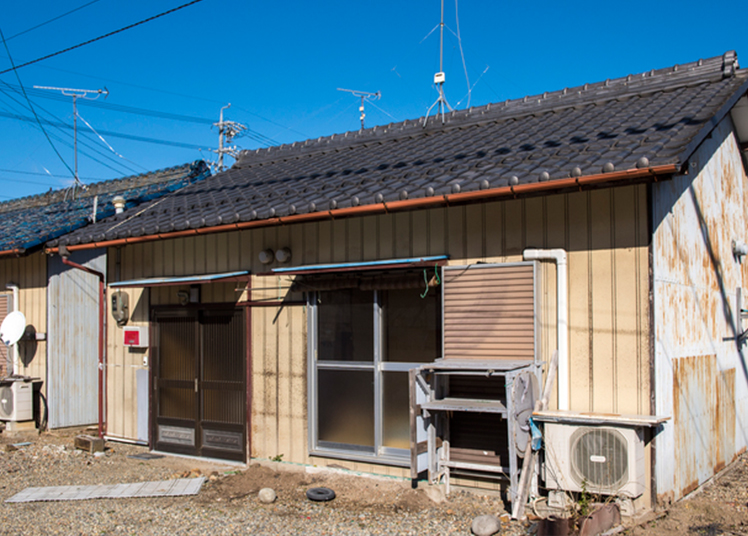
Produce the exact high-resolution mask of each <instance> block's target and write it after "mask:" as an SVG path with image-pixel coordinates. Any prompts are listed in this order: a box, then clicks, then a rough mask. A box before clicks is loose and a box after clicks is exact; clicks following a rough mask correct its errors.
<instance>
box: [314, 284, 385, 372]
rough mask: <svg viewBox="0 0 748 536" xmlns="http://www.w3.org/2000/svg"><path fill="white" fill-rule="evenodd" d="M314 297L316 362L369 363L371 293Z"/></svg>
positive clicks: (341, 292)
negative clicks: (316, 317)
mask: <svg viewBox="0 0 748 536" xmlns="http://www.w3.org/2000/svg"><path fill="white" fill-rule="evenodd" d="M317 296H318V299H317V315H318V338H319V342H318V348H317V359H318V360H320V361H368V362H371V361H373V360H374V305H373V304H374V293H373V292H370V291H369V292H365V291H361V290H358V289H345V290H335V291H330V292H320V293H319V294H318V295H317Z"/></svg>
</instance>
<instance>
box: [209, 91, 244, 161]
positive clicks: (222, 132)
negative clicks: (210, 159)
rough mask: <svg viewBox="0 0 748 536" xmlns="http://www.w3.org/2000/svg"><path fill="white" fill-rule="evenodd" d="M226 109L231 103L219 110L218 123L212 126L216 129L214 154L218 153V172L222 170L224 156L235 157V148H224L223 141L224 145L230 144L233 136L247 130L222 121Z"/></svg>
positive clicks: (238, 125) (232, 122)
mask: <svg viewBox="0 0 748 536" xmlns="http://www.w3.org/2000/svg"><path fill="white" fill-rule="evenodd" d="M227 108H231V103H228V104H227V105H226V106H224V107H223V108H221V115H220V119H219V120H218V123H213V126H216V127H218V150H217V151H215V152H216V153H218V171H223V170H224V166H223V155H224V154H228V155H229V156H233V157H236V154H237V147H236V146H233V147H228V146H224V140H225V142H226V143H231V140H232V139H234V137H235V136H238V135H239V134H241V133H242V132H244V131H245V130H247V127H246V126H244V125H242V124H241V123H237V122H236V121H224V120H223V111H224V110H225V109H227Z"/></svg>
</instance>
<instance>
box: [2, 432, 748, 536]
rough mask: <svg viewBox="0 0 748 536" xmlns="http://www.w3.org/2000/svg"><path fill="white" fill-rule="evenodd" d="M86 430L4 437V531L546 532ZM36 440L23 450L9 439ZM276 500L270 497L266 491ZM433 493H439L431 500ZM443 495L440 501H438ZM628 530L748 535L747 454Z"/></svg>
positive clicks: (464, 504) (470, 501)
mask: <svg viewBox="0 0 748 536" xmlns="http://www.w3.org/2000/svg"><path fill="white" fill-rule="evenodd" d="M76 433H80V430H78V431H64V432H60V431H56V432H48V433H44V434H41V435H36V434H34V435H28V436H18V435H16V436H12V437H11V436H8V435H7V434H3V433H0V534H13V535H15V534H23V535H35V534H44V535H47V534H64V535H75V534H85V535H94V534H96V535H104V534H117V535H119V534H123V535H124V534H137V535H150V534H153V535H159V534H160V535H169V536H175V535H182V534H201V535H205V534H210V535H213V534H253V535H274V534H305V535H306V534H312V535H315V534H329V535H354V534H355V535H373V534H387V535H390V534H392V535H397V534H413V535H415V534H419V535H420V534H433V535H440V534H470V526H471V523H472V521H473V519H474V518H475V517H477V516H479V515H485V514H493V515H496V516H502V515H503V517H502V518H501V519H502V528H503V530H502V534H505V535H515V536H517V535H520V534H537V525H536V524H535V523H528V524H527V525H522V524H519V523H517V522H509V520H508V516H507V515H506V512H505V511H504V506H503V504H502V502H501V500H500V499H499V498H498V497H496V496H485V495H480V494H478V493H474V492H467V491H461V490H457V491H453V492H452V494H451V495H450V496H449V498H448V499H446V500H443V497H441V495H440V494H439V493H438V489H437V488H432V489H431V490H428V489H427V488H428V486H423V485H421V486H419V488H418V489H417V490H413V489H411V488H410V483H409V482H408V481H403V480H399V479H393V478H384V477H382V478H363V477H360V476H351V475H345V474H340V473H335V472H329V471H327V472H324V471H323V472H313V473H309V472H307V471H305V469H304V468H303V467H300V466H296V465H293V464H286V463H263V464H257V463H253V464H252V465H250V466H249V467H245V466H238V465H229V464H219V463H212V462H206V461H203V460H196V459H193V458H182V457H175V456H166V457H163V458H159V459H155V460H148V461H143V460H138V459H133V458H130V457H129V456H131V455H134V454H140V453H144V452H147V449H146V448H145V447H140V446H136V445H128V444H123V443H115V442H109V443H107V450H106V453H105V454H104V455H103V456H98V457H97V456H93V455H90V454H88V453H86V452H83V451H80V450H75V449H74V448H73V439H74V437H75V434H76ZM20 442H30V445H26V446H19V447H18V448H14V447H13V446H12V444H14V443H20ZM198 476H205V477H207V480H206V483H205V484H204V485H203V488H202V490H201V491H200V493H199V494H198V495H196V496H192V497H160V498H140V499H117V500H109V499H95V500H86V501H70V502H37V503H20V504H15V503H6V502H4V501H5V500H6V499H8V498H10V497H11V496H13V495H15V494H16V493H18V492H19V491H22V490H23V489H25V488H27V487H37V486H63V485H90V484H120V483H131V482H145V481H151V480H166V479H172V478H189V477H198ZM322 486H323V487H329V488H331V489H333V490H335V491H336V493H337V497H336V498H335V499H334V500H333V501H331V502H329V503H314V502H311V501H309V500H307V499H306V490H307V489H309V488H311V487H322ZM264 487H270V488H273V489H274V490H275V491H276V493H277V495H278V499H277V500H276V501H275V502H274V503H272V504H263V503H261V502H260V501H259V499H258V492H259V490H260V489H261V488H264ZM432 497H433V499H432ZM434 499H436V500H434ZM623 534H627V535H631V536H641V535H648V534H657V535H661V536H684V535H688V534H695V535H737V534H748V457H747V456H746V455H744V456H742V457H741V458H739V459H738V460H737V461H736V462H735V463H733V464H732V465H730V466H729V467H728V468H727V469H726V470H724V471H723V472H722V473H721V474H720V475H719V476H718V477H717V478H715V479H714V480H712V481H711V482H709V483H708V484H707V485H705V486H704V487H703V488H701V489H700V490H698V491H697V492H695V493H694V494H692V495H691V496H689V497H688V498H686V499H685V500H683V501H680V502H678V503H676V504H674V505H673V506H672V507H671V508H670V509H669V510H668V512H665V513H661V514H659V515H658V516H657V519H655V520H654V521H650V522H648V523H646V524H642V525H639V526H636V527H633V528H632V527H629V528H627V529H626V530H625V531H624V532H623Z"/></svg>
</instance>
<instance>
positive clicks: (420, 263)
mask: <svg viewBox="0 0 748 536" xmlns="http://www.w3.org/2000/svg"><path fill="white" fill-rule="evenodd" d="M447 259H449V255H433V256H431V257H410V258H406V259H386V260H382V261H361V262H342V263H335V264H308V265H306V266H289V267H288V268H272V269H271V271H270V274H271V275H283V274H289V275H295V274H314V273H331V272H353V271H362V270H388V269H394V268H420V267H424V266H431V265H433V264H435V263H436V264H438V263H440V262H443V261H446V260H447Z"/></svg>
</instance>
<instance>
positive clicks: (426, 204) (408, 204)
mask: <svg viewBox="0 0 748 536" xmlns="http://www.w3.org/2000/svg"><path fill="white" fill-rule="evenodd" d="M680 169H681V166H680V165H678V164H664V165H660V166H653V167H649V168H644V169H637V168H634V169H628V170H624V171H613V172H610V173H599V174H595V175H587V176H583V177H572V178H567V179H558V180H552V181H545V182H533V183H530V184H518V185H516V186H502V187H500V188H490V189H487V190H478V191H474V192H462V193H457V194H446V195H439V196H434V197H425V198H417V199H406V200H402V201H390V202H386V201H385V202H383V203H377V204H373V205H363V206H359V207H351V208H341V209H335V210H327V211H320V212H312V213H307V214H293V215H290V216H282V217H275V218H268V219H265V220H253V221H245V222H240V223H232V224H227V225H218V226H214V227H202V228H199V229H187V230H184V231H172V232H168V233H157V234H152V235H144V236H137V237H131V238H118V239H113V240H102V241H99V242H89V243H86V244H67V248H68V250H70V251H76V250H82V249H93V248H100V247H116V246H124V245H127V244H137V243H141V242H152V241H156V240H165V239H169V238H182V237H187V236H196V235H203V234H213V233H220V232H225V231H236V230H243V229H254V228H259V227H272V226H274V225H283V224H291V223H301V222H306V221H320V220H334V219H337V218H345V217H350V216H364V215H371V214H387V213H389V212H396V211H402V210H412V209H417V208H430V207H437V206H449V205H453V204H462V203H471V202H476V201H481V200H489V199H502V198H517V197H521V196H524V195H528V194H535V193H541V194H552V193H555V192H557V191H560V190H564V189H568V188H573V187H577V188H580V189H581V188H583V187H586V186H596V185H604V184H606V183H615V182H625V181H630V180H636V179H644V178H653V179H654V180H657V179H656V177H658V176H661V175H672V174H674V173H678V172H680ZM58 250H59V248H58V247H51V248H46V249H45V251H46V252H47V253H49V254H52V253H57V252H58Z"/></svg>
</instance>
